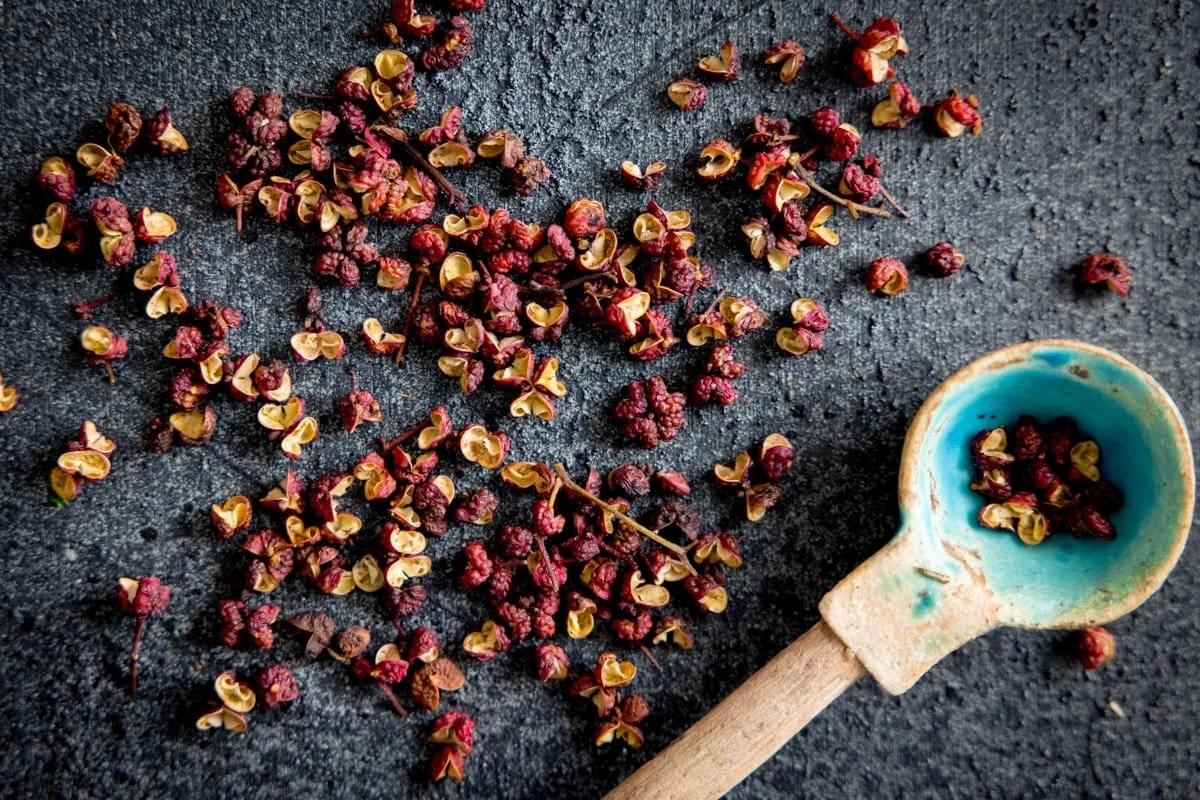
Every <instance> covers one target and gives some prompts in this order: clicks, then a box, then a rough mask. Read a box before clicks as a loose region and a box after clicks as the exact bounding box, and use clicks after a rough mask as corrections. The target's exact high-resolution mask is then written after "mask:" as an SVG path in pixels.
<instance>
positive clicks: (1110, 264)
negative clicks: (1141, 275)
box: [1078, 253, 1131, 297]
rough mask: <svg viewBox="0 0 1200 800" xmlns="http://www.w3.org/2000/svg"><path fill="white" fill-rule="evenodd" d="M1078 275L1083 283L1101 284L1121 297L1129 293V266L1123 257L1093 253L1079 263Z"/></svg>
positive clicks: (1090, 284)
mask: <svg viewBox="0 0 1200 800" xmlns="http://www.w3.org/2000/svg"><path fill="white" fill-rule="evenodd" d="M1078 276H1079V282H1080V283H1082V284H1084V285H1089V286H1097V285H1103V286H1104V287H1105V288H1107V289H1109V290H1111V291H1113V292H1116V293H1117V294H1118V295H1119V296H1121V297H1127V296H1128V295H1129V284H1130V283H1131V278H1130V274H1129V267H1128V266H1127V265H1126V264H1125V261H1124V259H1122V258H1119V257H1117V256H1114V255H1109V254H1108V253H1093V254H1092V255H1090V256H1088V257H1087V258H1085V259H1084V260H1083V262H1082V263H1081V264H1080V265H1079V270H1078Z"/></svg>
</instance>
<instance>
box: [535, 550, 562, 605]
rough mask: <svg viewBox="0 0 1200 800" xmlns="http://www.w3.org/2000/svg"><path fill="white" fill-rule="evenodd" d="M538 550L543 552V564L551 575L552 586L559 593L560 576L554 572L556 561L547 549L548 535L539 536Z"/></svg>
mask: <svg viewBox="0 0 1200 800" xmlns="http://www.w3.org/2000/svg"><path fill="white" fill-rule="evenodd" d="M537 545H538V552H540V553H541V554H542V564H544V565H545V567H546V573H547V574H548V575H549V576H550V588H552V589H553V590H554V593H555V594H558V576H557V575H555V574H554V562H553V561H551V560H550V553H549V552H548V551H547V550H546V537H545V536H539V537H537Z"/></svg>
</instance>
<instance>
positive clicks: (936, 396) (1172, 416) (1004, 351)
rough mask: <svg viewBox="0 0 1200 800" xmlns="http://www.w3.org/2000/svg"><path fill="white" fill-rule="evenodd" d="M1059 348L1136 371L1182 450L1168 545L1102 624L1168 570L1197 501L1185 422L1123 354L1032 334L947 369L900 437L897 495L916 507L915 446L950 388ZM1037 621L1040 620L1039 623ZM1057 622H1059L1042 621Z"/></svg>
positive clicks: (1135, 602)
mask: <svg viewBox="0 0 1200 800" xmlns="http://www.w3.org/2000/svg"><path fill="white" fill-rule="evenodd" d="M1054 347H1058V348H1062V349H1066V350H1074V351H1077V352H1082V353H1087V354H1088V355H1090V356H1094V357H1097V358H1101V359H1105V360H1107V361H1110V362H1112V363H1113V364H1115V365H1116V366H1117V367H1119V368H1121V369H1123V370H1127V371H1130V372H1132V373H1133V374H1134V375H1135V376H1137V377H1138V378H1139V379H1140V380H1141V381H1142V382H1143V383H1144V384H1145V385H1146V386H1147V387H1148V388H1149V390H1150V392H1151V394H1152V396H1153V397H1154V399H1155V401H1156V405H1157V407H1158V408H1161V409H1164V410H1165V411H1166V412H1167V413H1166V422H1167V423H1168V426H1169V427H1170V430H1171V435H1172V438H1173V439H1174V442H1175V447H1176V449H1177V451H1178V452H1179V453H1180V454H1181V455H1182V456H1184V458H1182V459H1181V460H1182V464H1181V465H1180V466H1181V472H1180V479H1181V482H1182V484H1183V485H1182V489H1183V492H1182V502H1181V503H1180V514H1179V516H1178V517H1177V519H1176V528H1175V533H1174V538H1173V542H1172V546H1171V549H1170V551H1169V552H1168V553H1167V554H1166V555H1165V557H1164V558H1163V559H1161V560H1160V561H1159V564H1158V567H1157V568H1156V569H1155V570H1154V572H1153V574H1152V575H1150V576H1149V577H1148V579H1147V580H1143V581H1142V582H1141V583H1140V584H1139V585H1137V586H1135V587H1134V588H1133V589H1131V590H1130V591H1129V592H1128V593H1127V594H1126V595H1125V596H1124V598H1123V601H1122V602H1121V603H1120V604H1119V605H1116V606H1114V607H1113V609H1112V614H1111V615H1110V616H1109V617H1108V618H1107V619H1105V620H1101V621H1098V622H1096V623H1095V624H1103V623H1104V622H1108V621H1111V620H1112V619H1116V618H1118V617H1121V616H1124V615H1125V614H1128V613H1129V612H1130V611H1132V610H1133V609H1135V608H1137V607H1138V606H1140V605H1141V604H1142V603H1144V602H1145V601H1146V599H1147V598H1149V597H1150V596H1151V595H1152V594H1154V593H1155V592H1156V591H1157V590H1158V589H1159V587H1161V586H1162V584H1163V582H1164V581H1165V580H1166V578H1167V576H1168V575H1169V574H1170V573H1171V571H1172V570H1173V569H1174V568H1175V565H1176V564H1177V563H1178V561H1179V558H1180V556H1181V555H1182V554H1183V549H1184V545H1186V544H1187V539H1188V534H1189V532H1190V531H1191V526H1192V518H1193V513H1194V511H1195V501H1196V475H1195V467H1194V462H1195V457H1194V454H1193V451H1192V446H1191V440H1190V439H1189V438H1188V433H1187V426H1186V424H1185V423H1184V420H1183V416H1182V414H1181V413H1180V411H1179V408H1178V407H1177V406H1176V405H1175V402H1174V401H1173V400H1172V399H1171V396H1170V395H1169V394H1167V392H1166V390H1165V389H1163V387H1162V386H1161V385H1160V384H1159V383H1158V381H1156V380H1154V378H1153V377H1152V376H1151V375H1150V374H1149V373H1147V372H1146V371H1145V370H1143V369H1142V368H1141V367H1139V366H1137V365H1136V364H1134V363H1133V362H1131V361H1129V360H1128V359H1127V358H1125V357H1124V356H1121V355H1119V354H1117V353H1114V352H1113V351H1111V350H1108V349H1106V348H1103V347H1099V346H1097V345H1094V344H1088V343H1087V342H1080V341H1077V340H1074V339H1036V340H1033V341H1029V342H1021V343H1019V344H1014V345H1009V346H1007V347H1002V348H1000V349H998V350H993V351H991V352H989V353H986V354H984V355H982V356H980V357H979V358H977V359H975V360H973V361H971V362H970V363H968V364H967V365H966V366H964V367H962V368H961V369H959V370H958V371H957V372H955V373H954V374H952V375H951V376H950V377H948V378H946V380H944V381H942V383H941V384H940V385H939V386H938V387H937V388H936V389H935V390H934V391H933V392H932V393H931V394H930V395H929V397H927V398H926V399H925V402H924V403H922V404H921V408H920V409H919V410H918V411H917V413H916V415H915V416H914V417H913V420H912V422H911V423H910V424H909V427H908V433H907V434H906V435H905V438H904V447H903V449H902V451H901V455H900V475H899V487H898V496H899V501H900V508H901V510H902V511H907V510H908V509H910V508H915V507H916V505H917V504H918V503H919V502H920V496H919V493H918V491H917V484H918V476H919V474H920V469H921V465H920V452H921V445H922V443H923V442H924V441H925V438H926V437H927V435H928V434H929V428H930V425H931V424H932V422H933V418H934V414H935V412H936V410H937V409H938V408H939V406H941V404H942V402H943V400H944V399H945V398H946V397H947V396H948V395H950V394H952V393H953V392H955V391H957V390H958V389H959V388H960V387H961V386H962V385H963V384H966V383H969V382H971V381H973V380H975V379H977V378H979V377H980V376H982V375H985V374H987V373H991V372H995V371H997V370H1001V369H1004V368H1006V367H1009V366H1013V365H1016V364H1020V363H1023V362H1025V361H1027V360H1028V358H1029V357H1030V355H1031V354H1032V353H1033V352H1034V351H1036V350H1039V349H1045V348H1054ZM1039 627H1041V626H1039ZM1047 627H1060V626H1047ZM1061 627H1085V626H1084V625H1076V624H1067V625H1064V626H1061Z"/></svg>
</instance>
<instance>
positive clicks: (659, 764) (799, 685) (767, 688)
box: [605, 621, 867, 800]
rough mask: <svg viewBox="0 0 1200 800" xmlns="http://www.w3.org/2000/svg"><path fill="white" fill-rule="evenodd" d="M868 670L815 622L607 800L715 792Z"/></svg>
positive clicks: (692, 797) (657, 799)
mask: <svg viewBox="0 0 1200 800" xmlns="http://www.w3.org/2000/svg"><path fill="white" fill-rule="evenodd" d="M866 674H867V673H866V670H865V669H864V668H863V666H862V664H860V663H859V661H858V659H857V658H855V657H854V654H853V653H851V652H850V650H849V649H848V648H847V647H846V645H844V644H843V643H842V640H841V639H839V638H838V637H837V636H836V635H835V634H834V632H833V631H832V630H830V628H829V626H828V625H826V624H825V623H824V621H821V622H818V623H817V624H816V625H814V626H813V627H812V628H810V629H809V630H808V632H807V633H805V634H804V635H803V636H801V637H800V638H799V639H797V640H796V641H794V642H792V643H791V644H790V645H788V646H787V648H786V649H785V650H784V651H783V652H781V653H780V654H779V655H777V656H775V657H774V658H773V659H771V660H770V661H769V662H767V664H766V666H764V667H763V668H762V669H760V670H759V671H758V672H756V673H754V675H752V676H750V679H749V680H747V681H746V682H745V683H743V684H742V685H741V686H739V687H738V688H737V689H735V690H734V692H733V694H731V695H729V696H728V697H726V698H725V699H724V700H722V701H721V703H720V704H719V705H718V706H717V707H716V708H714V709H713V710H712V711H709V712H708V713H707V714H705V715H704V716H703V717H702V718H701V719H700V721H699V722H697V723H696V724H695V725H693V726H692V727H691V728H689V729H688V730H686V731H684V733H683V735H682V736H680V737H679V738H678V739H676V740H675V741H674V742H672V743H671V745H670V746H669V747H668V748H667V749H666V750H663V751H662V752H661V753H659V754H658V755H657V756H655V757H654V758H653V759H652V760H650V761H648V762H647V763H645V764H643V765H642V767H641V769H639V770H638V771H637V772H635V773H633V775H631V776H629V777H628V778H626V779H625V781H624V782H622V783H621V785H620V786H618V787H617V788H616V789H613V790H612V791H611V792H609V793H608V795H606V797H605V800H667V799H668V798H671V799H674V798H678V800H700V798H717V797H720V796H721V795H723V794H725V793H726V792H727V791H729V790H730V789H732V788H733V787H734V786H736V785H737V784H738V783H740V782H741V781H742V779H743V778H745V777H746V776H747V775H749V774H750V773H751V772H753V771H754V770H755V769H756V768H757V767H758V766H759V765H760V764H762V763H763V762H764V761H766V760H767V759H768V758H770V757H771V755H772V754H774V753H775V751H776V750H778V749H779V748H780V747H783V745H784V744H785V743H786V742H787V741H788V740H789V739H791V738H792V737H793V736H795V735H796V734H797V733H799V732H800V729H801V728H803V727H804V726H805V725H807V724H808V722H809V720H811V719H812V718H813V717H815V716H816V715H817V714H820V713H821V711H823V710H824V709H825V707H826V706H827V705H829V704H830V703H832V702H833V701H834V700H836V699H837V697H838V696H839V695H840V694H841V693H842V692H844V691H846V689H848V688H849V687H850V686H851V685H852V684H853V683H854V682H855V681H857V680H858V679H859V678H861V677H862V676H863V675H866Z"/></svg>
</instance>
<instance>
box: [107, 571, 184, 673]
mask: <svg viewBox="0 0 1200 800" xmlns="http://www.w3.org/2000/svg"><path fill="white" fill-rule="evenodd" d="M117 600H119V601H120V604H121V611H123V612H124V613H126V614H129V615H130V616H132V617H134V619H135V620H136V624H135V626H134V629H133V645H132V646H131V647H130V649H129V691H130V693H131V694H137V691H138V661H139V660H140V659H141V652H140V649H141V644H142V633H143V632H144V631H145V629H146V620H148V619H150V617H157V616H158V615H159V614H162V613H163V612H164V611H166V610H167V603H169V602H170V600H171V587H170V586H167V585H166V584H164V583H163V582H162V579H160V578H157V577H154V576H150V577H146V578H137V579H134V578H121V579H120V580H119V581H118V582H117Z"/></svg>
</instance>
